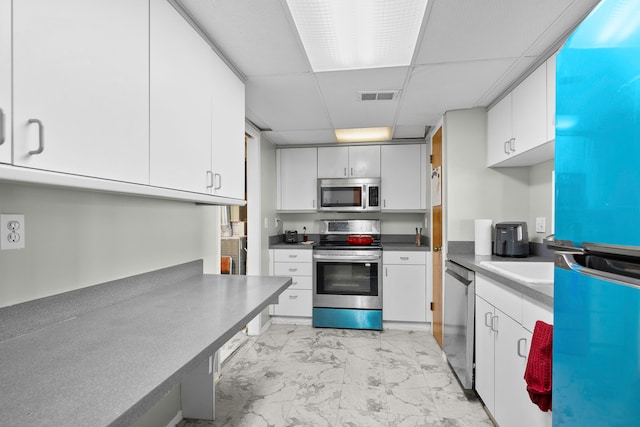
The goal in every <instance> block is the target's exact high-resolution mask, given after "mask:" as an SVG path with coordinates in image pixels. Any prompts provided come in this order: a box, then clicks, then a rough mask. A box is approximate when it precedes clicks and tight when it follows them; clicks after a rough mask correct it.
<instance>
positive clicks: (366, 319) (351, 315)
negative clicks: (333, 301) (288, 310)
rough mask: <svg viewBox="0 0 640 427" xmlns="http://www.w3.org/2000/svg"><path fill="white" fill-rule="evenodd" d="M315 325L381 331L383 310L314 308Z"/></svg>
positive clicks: (318, 326)
mask: <svg viewBox="0 0 640 427" xmlns="http://www.w3.org/2000/svg"><path fill="white" fill-rule="evenodd" d="M313 326H314V327H317V328H347V329H374V330H377V331H381V330H382V311H381V310H356V309H347V308H314V309H313Z"/></svg>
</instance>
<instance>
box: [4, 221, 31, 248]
mask: <svg viewBox="0 0 640 427" xmlns="http://www.w3.org/2000/svg"><path fill="white" fill-rule="evenodd" d="M24 245H25V226H24V215H22V214H2V215H0V250H8V249H23V248H24Z"/></svg>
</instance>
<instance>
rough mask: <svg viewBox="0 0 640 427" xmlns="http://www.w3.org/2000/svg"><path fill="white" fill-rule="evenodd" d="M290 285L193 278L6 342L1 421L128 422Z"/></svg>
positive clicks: (1, 348) (0, 358)
mask: <svg viewBox="0 0 640 427" xmlns="http://www.w3.org/2000/svg"><path fill="white" fill-rule="evenodd" d="M290 283H291V278H288V277H257V276H227V275H224V276H219V275H197V276H194V277H191V278H187V279H185V280H182V281H180V282H177V283H175V285H173V286H163V287H159V288H156V289H151V290H149V291H148V292H145V293H144V294H142V295H138V296H133V297H131V298H127V299H125V300H123V301H119V302H117V303H115V304H112V305H109V306H106V307H101V308H97V309H95V310H92V311H90V312H87V313H84V314H82V315H79V316H76V317H72V318H69V319H67V320H65V321H61V322H58V323H55V324H52V325H49V326H46V327H42V328H39V329H36V330H33V331H30V332H28V333H25V334H24V335H20V336H17V337H15V338H11V339H8V340H5V341H2V342H0V408H2V409H1V414H2V424H6V425H55V426H60V425H87V426H88V425H91V426H101V425H128V424H131V423H132V422H133V421H135V420H136V419H137V418H138V417H139V416H140V415H142V414H144V413H145V412H146V411H147V410H148V409H150V408H151V407H152V406H153V404H154V403H155V402H156V401H157V400H158V399H159V398H161V397H162V396H164V395H165V394H166V393H167V392H169V391H170V390H171V389H172V388H173V387H175V386H176V385H177V384H178V383H180V382H181V380H182V379H183V377H184V375H185V374H186V373H188V372H189V371H190V370H191V369H193V368H194V367H196V366H199V365H200V364H201V363H203V362H204V361H206V360H207V359H208V357H209V356H211V355H212V354H213V353H214V352H215V351H216V350H217V349H218V348H219V347H220V346H221V345H222V344H224V343H225V342H226V341H227V340H228V339H229V338H231V337H232V336H233V334H234V333H236V332H237V331H238V330H240V329H241V328H242V326H244V325H245V324H246V323H247V322H248V321H249V320H251V319H252V318H253V317H255V316H256V315H257V314H258V313H260V311H262V310H263V309H264V307H266V306H267V305H268V304H270V303H273V302H274V300H276V299H277V296H278V295H279V294H280V293H281V292H282V291H283V290H285V289H286V288H287V287H288V286H289V284H290Z"/></svg>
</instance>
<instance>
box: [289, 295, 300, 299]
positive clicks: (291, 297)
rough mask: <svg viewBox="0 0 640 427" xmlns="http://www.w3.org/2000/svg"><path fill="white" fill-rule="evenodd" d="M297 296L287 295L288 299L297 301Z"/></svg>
mask: <svg viewBox="0 0 640 427" xmlns="http://www.w3.org/2000/svg"><path fill="white" fill-rule="evenodd" d="M297 298H298V295H289V299H297Z"/></svg>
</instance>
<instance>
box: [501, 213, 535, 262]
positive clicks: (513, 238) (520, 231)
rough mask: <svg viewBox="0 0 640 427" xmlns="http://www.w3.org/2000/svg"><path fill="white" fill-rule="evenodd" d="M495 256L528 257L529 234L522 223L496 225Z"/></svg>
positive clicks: (525, 224)
mask: <svg viewBox="0 0 640 427" xmlns="http://www.w3.org/2000/svg"><path fill="white" fill-rule="evenodd" d="M494 252H495V254H496V255H498V256H505V257H507V256H508V257H526V256H529V234H528V233H527V223H526V222H524V221H515V222H499V223H497V224H496V234H495V251H494Z"/></svg>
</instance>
